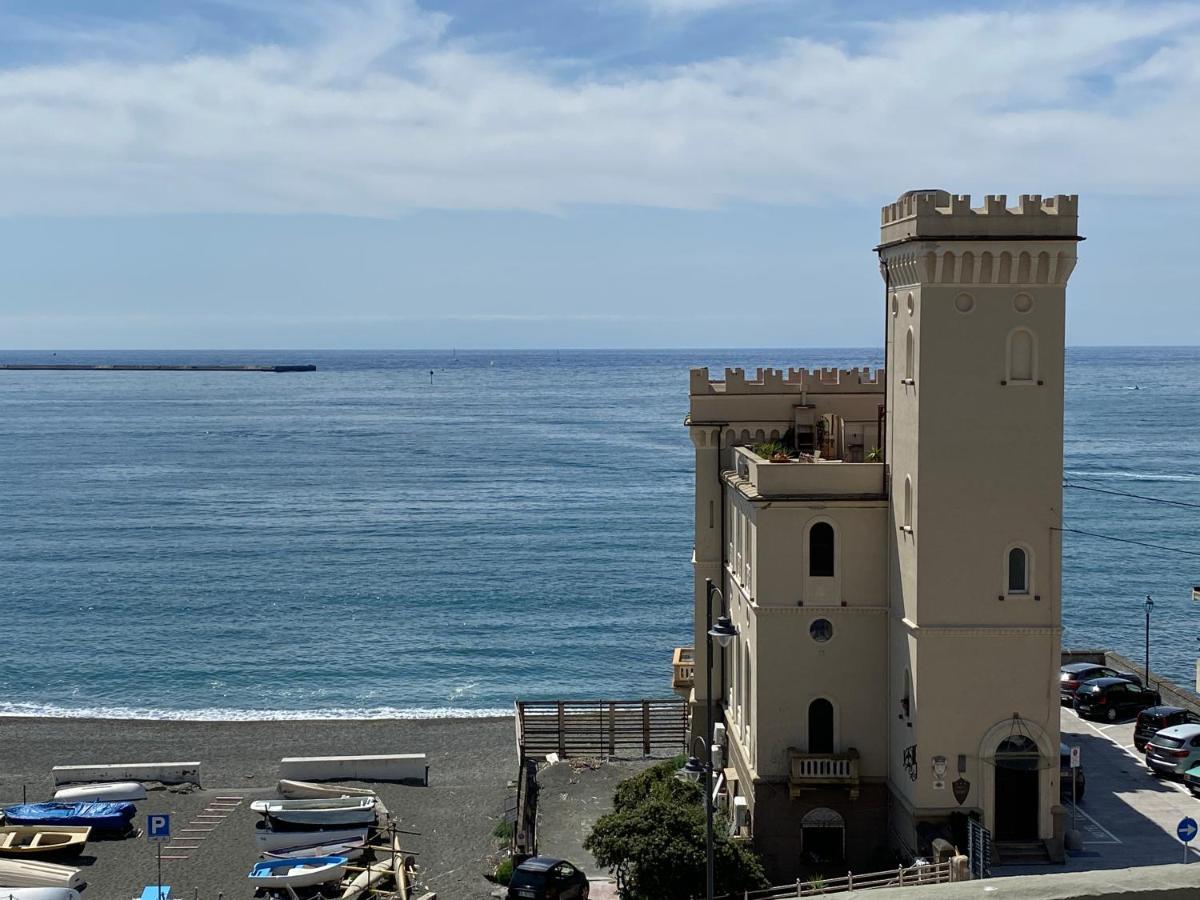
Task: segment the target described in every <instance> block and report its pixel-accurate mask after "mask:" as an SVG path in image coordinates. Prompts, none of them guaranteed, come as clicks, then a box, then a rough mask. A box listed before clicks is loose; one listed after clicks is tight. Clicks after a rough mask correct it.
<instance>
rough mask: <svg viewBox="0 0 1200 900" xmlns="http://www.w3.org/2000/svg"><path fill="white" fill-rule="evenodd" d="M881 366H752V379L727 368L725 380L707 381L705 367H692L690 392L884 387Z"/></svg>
mask: <svg viewBox="0 0 1200 900" xmlns="http://www.w3.org/2000/svg"><path fill="white" fill-rule="evenodd" d="M884 382H885V379H884V372H883V369H875V370H874V371H872V370H871V369H870V368H869V367H867V366H863V367H862V368H860V369H830V368H821V369H813V370H811V371H810V370H808V369H790V368H789V369H788V370H787V372H786V373H785V372H784V370H783V369H764V368H759V369H756V370H755V376H754V378H753V379H752V380H747V379H746V370H745V369H726V370H725V380H724V381H709V378H708V369H707V367H705V368H696V369H692V370H691V394H692V396H696V395H698V394H800V393H806V392H808V393H813V394H831V393H839V392H844V393H859V392H862V391H863V389H864V388H865V389H866V390H868V391H880V392H882V391H883V387H884Z"/></svg>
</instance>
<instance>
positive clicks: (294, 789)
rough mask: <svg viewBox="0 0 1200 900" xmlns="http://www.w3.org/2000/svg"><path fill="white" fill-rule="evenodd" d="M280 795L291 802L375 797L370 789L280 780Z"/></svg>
mask: <svg viewBox="0 0 1200 900" xmlns="http://www.w3.org/2000/svg"><path fill="white" fill-rule="evenodd" d="M278 788H279V794H280V796H282V797H286V798H287V799H289V800H317V799H320V798H322V797H374V796H376V794H375V792H374V791H373V790H371V789H370V788H356V787H343V786H342V785H340V784H314V783H313V782H311V781H290V780H288V779H287V778H281V779H280V780H279V785H278Z"/></svg>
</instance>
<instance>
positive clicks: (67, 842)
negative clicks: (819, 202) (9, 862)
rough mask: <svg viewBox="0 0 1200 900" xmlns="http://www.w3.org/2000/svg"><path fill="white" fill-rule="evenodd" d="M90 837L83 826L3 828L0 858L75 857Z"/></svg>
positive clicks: (87, 829) (0, 839)
mask: <svg viewBox="0 0 1200 900" xmlns="http://www.w3.org/2000/svg"><path fill="white" fill-rule="evenodd" d="M91 833H92V829H91V828H90V827H88V826H86V825H73V826H68V825H6V826H4V827H3V828H0V856H49V855H52V854H55V855H59V856H77V855H78V854H80V853H82V852H83V848H84V846H85V845H86V844H87V839H88V837H89V836H90V835H91ZM0 900H3V898H0Z"/></svg>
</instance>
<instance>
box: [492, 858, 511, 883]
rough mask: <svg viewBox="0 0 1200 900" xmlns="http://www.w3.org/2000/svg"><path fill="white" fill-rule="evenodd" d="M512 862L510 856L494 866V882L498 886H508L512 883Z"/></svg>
mask: <svg viewBox="0 0 1200 900" xmlns="http://www.w3.org/2000/svg"><path fill="white" fill-rule="evenodd" d="M512 873H513V861H512V857H511V856H506V857H504V859H502V860H500V864H499V865H498V866H496V881H497V882H498V883H500V884H508V883H509V882H510V881H512Z"/></svg>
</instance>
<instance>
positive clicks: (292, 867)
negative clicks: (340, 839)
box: [249, 856, 346, 890]
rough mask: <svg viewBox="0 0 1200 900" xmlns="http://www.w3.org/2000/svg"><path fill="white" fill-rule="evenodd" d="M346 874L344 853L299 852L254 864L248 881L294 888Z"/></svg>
mask: <svg viewBox="0 0 1200 900" xmlns="http://www.w3.org/2000/svg"><path fill="white" fill-rule="evenodd" d="M345 874H346V857H344V856H301V857H298V858H296V859H267V860H263V861H262V862H257V863H255V864H254V868H253V869H251V870H250V875H249V878H250V883H251V884H253V885H254V886H255V887H259V888H266V889H268V890H270V889H272V888H298V887H312V886H314V885H318V884H327V883H328V882H330V881H340V880H341V879H342V876H343V875H345Z"/></svg>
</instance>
